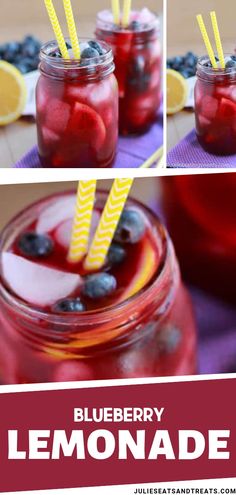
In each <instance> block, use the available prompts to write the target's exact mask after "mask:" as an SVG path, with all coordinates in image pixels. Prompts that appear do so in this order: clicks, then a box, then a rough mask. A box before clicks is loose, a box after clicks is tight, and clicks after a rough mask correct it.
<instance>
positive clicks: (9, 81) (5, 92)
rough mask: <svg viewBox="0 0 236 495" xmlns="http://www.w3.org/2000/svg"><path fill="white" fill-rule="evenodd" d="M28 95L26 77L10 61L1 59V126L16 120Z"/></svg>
mask: <svg viewBox="0 0 236 495" xmlns="http://www.w3.org/2000/svg"><path fill="white" fill-rule="evenodd" d="M26 97H27V87H26V83H25V80H24V77H23V76H22V74H21V73H20V71H19V70H18V69H16V68H15V67H14V66H13V65H11V64H9V63H8V62H4V61H2V60H1V61H0V126H3V125H7V124H11V123H12V122H15V121H16V120H17V119H18V118H19V117H20V116H21V114H22V112H23V110H24V107H25V104H26Z"/></svg>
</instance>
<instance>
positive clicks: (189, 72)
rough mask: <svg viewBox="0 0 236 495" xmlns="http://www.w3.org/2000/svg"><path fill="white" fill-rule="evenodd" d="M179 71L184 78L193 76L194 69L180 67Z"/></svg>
mask: <svg viewBox="0 0 236 495" xmlns="http://www.w3.org/2000/svg"><path fill="white" fill-rule="evenodd" d="M179 72H180V74H181V75H182V76H183V77H185V79H188V78H189V77H192V76H195V70H192V69H187V68H185V69H181V70H180V71H179Z"/></svg>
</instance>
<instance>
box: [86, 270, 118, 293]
mask: <svg viewBox="0 0 236 495" xmlns="http://www.w3.org/2000/svg"><path fill="white" fill-rule="evenodd" d="M116 287H117V283H116V279H115V277H113V275H110V274H109V273H104V272H102V273H96V274H95V275H89V276H88V277H86V279H85V283H84V287H83V294H84V295H85V296H87V297H89V298H90V299H102V298H103V297H106V296H109V295H110V294H112V292H114V291H115V290H116Z"/></svg>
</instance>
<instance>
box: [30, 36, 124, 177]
mask: <svg viewBox="0 0 236 495" xmlns="http://www.w3.org/2000/svg"><path fill="white" fill-rule="evenodd" d="M89 43H91V44H94V43H96V42H95V41H93V40H92V41H89V42H88V43H87V42H84V43H82V44H81V50H82V49H83V47H85V48H84V49H83V51H82V56H83V54H84V53H85V55H86V53H88V55H90V58H86V56H84V57H83V58H82V56H81V61H80V62H79V61H78V60H73V59H71V60H69V61H67V60H65V59H63V58H61V57H60V53H59V51H58V48H57V44H56V42H51V43H48V44H47V45H45V46H44V47H43V49H42V50H41V64H40V71H41V77H40V79H39V82H38V86H37V128H38V144H39V156H40V160H41V164H42V166H43V167H55V168H59V167H68V168H71V167H76V168H90V167H110V166H111V165H112V163H113V161H114V158H115V153H116V146H117V139H118V90H117V81H116V79H115V77H114V74H113V71H114V64H113V55H112V52H111V50H110V49H109V47H108V46H107V45H106V44H105V43H100V44H99V46H100V53H101V55H100V54H99V53H98V52H97V51H96V50H95V51H94V49H93V48H92V46H90V45H89ZM88 47H89V48H88ZM88 50H90V51H88ZM96 53H97V54H96ZM91 55H92V56H91Z"/></svg>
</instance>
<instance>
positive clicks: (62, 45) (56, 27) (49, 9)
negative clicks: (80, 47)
mask: <svg viewBox="0 0 236 495" xmlns="http://www.w3.org/2000/svg"><path fill="white" fill-rule="evenodd" d="M44 3H45V6H46V9H47V12H48V16H49V19H50V21H51V24H52V28H53V31H54V33H55V36H56V40H57V43H58V46H59V48H60V51H61V54H62V57H63V58H66V59H69V58H70V56H69V53H68V50H67V46H66V42H65V40H64V37H63V34H62V30H61V27H60V24H59V21H58V17H57V14H56V11H55V9H54V6H53V3H52V0H44Z"/></svg>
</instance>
